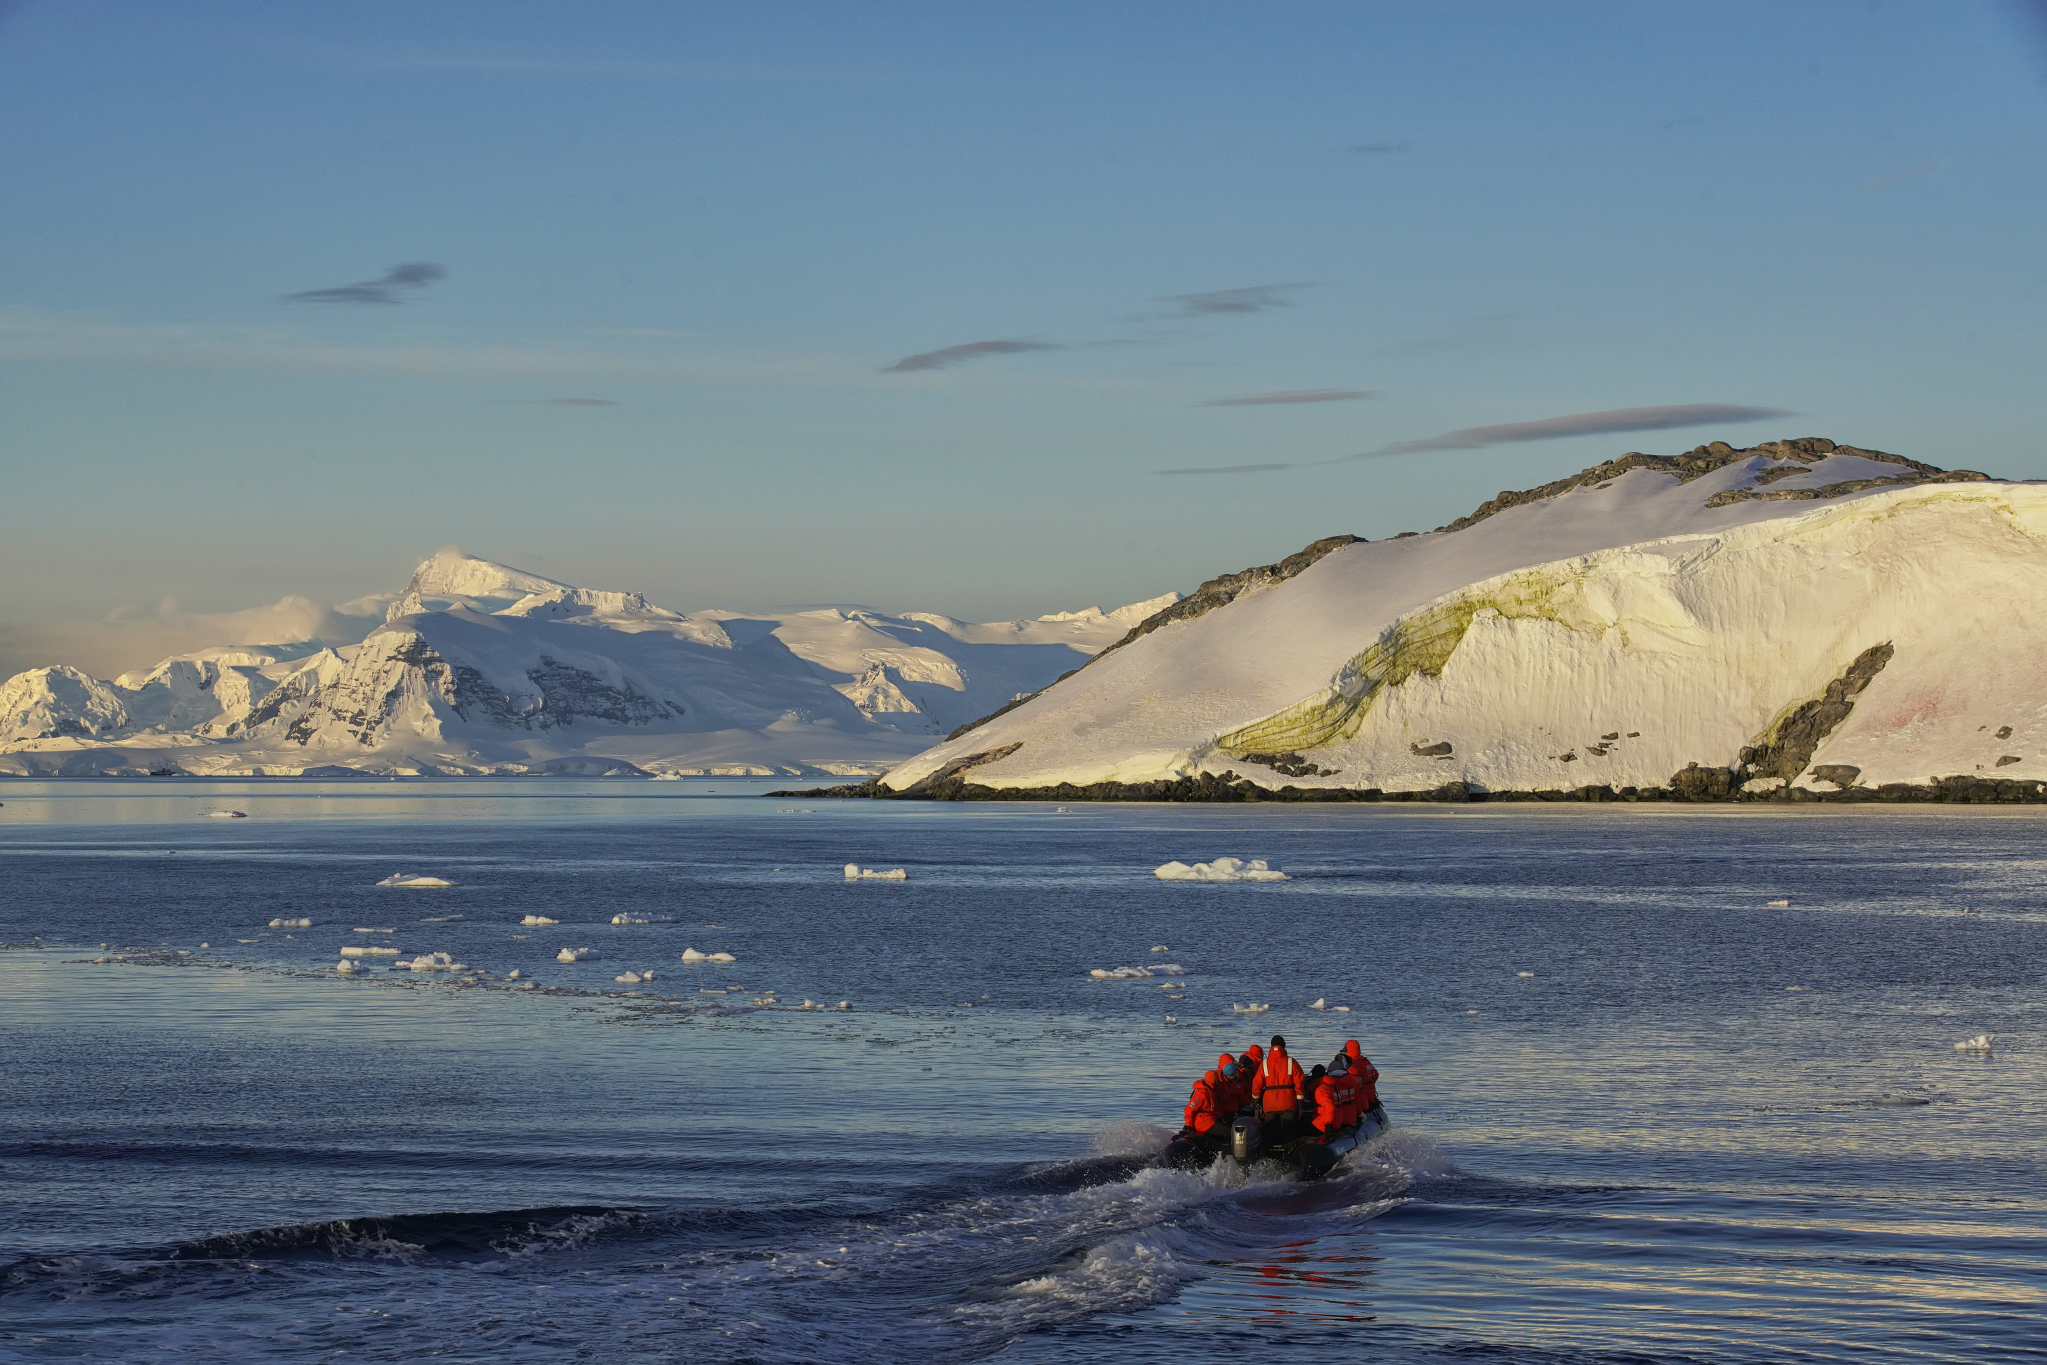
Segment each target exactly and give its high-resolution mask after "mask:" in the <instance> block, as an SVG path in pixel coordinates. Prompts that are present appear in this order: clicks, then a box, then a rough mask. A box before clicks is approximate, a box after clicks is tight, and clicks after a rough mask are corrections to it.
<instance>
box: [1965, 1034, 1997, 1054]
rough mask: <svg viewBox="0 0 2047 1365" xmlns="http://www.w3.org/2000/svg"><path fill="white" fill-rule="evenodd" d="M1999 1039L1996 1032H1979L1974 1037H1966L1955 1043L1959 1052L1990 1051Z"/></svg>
mask: <svg viewBox="0 0 2047 1365" xmlns="http://www.w3.org/2000/svg"><path fill="white" fill-rule="evenodd" d="M1996 1041H1997V1035H1996V1034H1994V1033H1979V1034H1977V1035H1976V1036H1975V1037H1974V1038H1964V1039H1962V1041H1961V1042H1959V1043H1956V1044H1955V1051H1957V1052H1988V1051H1990V1045H1991V1044H1992V1043H1995V1042H1996Z"/></svg>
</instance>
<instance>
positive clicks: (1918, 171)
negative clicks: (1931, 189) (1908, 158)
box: [1862, 157, 1940, 194]
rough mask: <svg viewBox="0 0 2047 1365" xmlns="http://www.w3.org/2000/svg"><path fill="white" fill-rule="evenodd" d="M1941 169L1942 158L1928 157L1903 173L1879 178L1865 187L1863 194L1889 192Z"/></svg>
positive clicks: (1894, 173) (1896, 172)
mask: <svg viewBox="0 0 2047 1365" xmlns="http://www.w3.org/2000/svg"><path fill="white" fill-rule="evenodd" d="M1939 169H1940V158H1939V157H1928V158H1927V159H1926V160H1924V161H1922V162H1920V163H1919V164H1918V165H1916V166H1907V167H1906V168H1905V169H1904V170H1902V171H1894V172H1892V173H1891V174H1889V175H1880V176H1878V177H1877V178H1876V179H1874V180H1872V181H1870V182H1869V183H1868V184H1867V185H1864V186H1863V187H1862V192H1863V193H1864V194H1871V193H1874V192H1875V191H1877V190H1887V189H1889V188H1890V187H1891V186H1893V185H1902V184H1904V183H1905V182H1906V181H1907V180H1917V179H1918V178H1919V177H1920V176H1922V175H1932V174H1933V173H1934V172H1935V171H1937V170H1939Z"/></svg>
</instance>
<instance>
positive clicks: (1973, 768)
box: [884, 439, 2047, 794]
mask: <svg viewBox="0 0 2047 1365" xmlns="http://www.w3.org/2000/svg"><path fill="white" fill-rule="evenodd" d="M1302 560H1305V561H1307V562H1305V563H1303V562H1300V561H1302ZM1147 625H1148V626H1149V627H1150V628H1149V629H1148V630H1147V632H1146V633H1144V634H1142V636H1141V638H1138V639H1135V640H1133V641H1130V642H1129V643H1126V644H1124V645H1122V646H1120V647H1118V648H1115V649H1113V650H1110V651H1107V652H1105V653H1103V654H1101V655H1098V656H1097V657H1096V658H1095V659H1094V660H1093V661H1092V662H1091V663H1090V664H1089V665H1088V666H1087V667H1086V668H1084V669H1083V670H1081V672H1079V673H1078V674H1076V675H1074V676H1073V677H1071V678H1068V679H1067V680H1065V681H1064V682H1061V683H1059V684H1057V685H1056V686H1054V687H1052V688H1050V689H1049V690H1047V691H1046V692H1045V693H1044V694H1043V695H1041V696H1039V697H1037V698H1034V699H1033V700H1031V701H1029V702H1028V703H1026V704H1025V705H1022V706H1020V707H1018V708H1016V709H1014V710H1012V711H1010V712H1009V713H1008V714H1006V715H1003V716H1001V717H998V718H996V719H994V720H991V721H990V722H988V723H987V724H985V725H982V726H979V727H977V728H975V729H974V730H971V731H969V732H968V733H966V734H963V735H961V736H959V737H958V738H956V739H954V740H951V741H949V742H947V743H944V744H941V745H938V746H937V747H935V748H933V749H931V750H929V751H928V752H926V753H924V754H921V755H919V756H918V757H916V758H915V759H913V760H911V761H910V762H908V763H906V764H904V765H902V766H901V767H898V768H896V769H894V770H893V771H892V772H890V773H889V774H888V775H887V777H886V778H885V779H884V785H885V786H886V787H887V788H889V789H891V790H894V791H914V790H929V789H930V788H931V787H932V786H933V785H935V784H938V783H942V782H952V781H953V780H954V779H958V781H960V782H969V783H972V784H973V785H975V786H978V787H988V788H1011V789H1015V788H1038V787H1050V786H1055V785H1058V784H1062V783H1068V784H1074V785H1076V786H1086V785H1089V784H1095V783H1125V784H1129V783H1145V782H1160V781H1172V780H1175V779H1199V778H1200V777H1201V776H1202V775H1203V774H1210V775H1220V774H1224V773H1231V772H1233V773H1235V774H1237V775H1238V777H1239V778H1248V779H1250V780H1251V781H1253V782H1256V783H1258V784H1259V785H1261V786H1265V787H1268V788H1279V787H1284V786H1294V787H1297V788H1314V787H1323V788H1349V789H1355V790H1370V789H1378V790H1380V791H1384V792H1420V791H1433V790H1439V789H1447V790H1456V788H1455V787H1454V786H1452V785H1451V784H1454V783H1463V784H1467V785H1468V787H1470V788H1473V789H1477V790H1490V791H1495V792H1510V791H1513V792H1536V791H1550V792H1555V791H1567V790H1575V789H1581V788H1591V789H1595V790H1597V789H1607V788H1610V789H1613V790H1615V791H1619V790H1622V789H1627V788H1634V789H1641V790H1648V789H1661V790H1671V789H1676V790H1696V791H1699V792H1702V793H1709V794H1726V793H1727V792H1729V791H1734V790H1740V789H1743V788H1746V789H1747V790H1748V791H1751V792H1760V791H1767V790H1771V789H1773V788H1776V787H1781V786H1783V785H1784V784H1787V783H1789V784H1793V785H1795V786H1797V787H1801V788H1805V789H1808V790H1815V791H1821V792H1831V791H1835V790H1838V789H1840V788H1842V787H1846V786H1851V785H1855V784H1860V785H1863V786H1865V787H1871V788H1873V787H1876V786H1880V785H1882V784H1889V783H1910V784H1928V783H1930V782H1932V781H1933V780H1934V779H1936V778H1946V777H1952V776H1965V777H1967V776H1978V775H1980V776H1985V777H1997V778H2005V779H2018V780H2033V781H2039V780H2043V779H2047V487H2042V486H2036V485H2028V484H2013V483H2001V482H1995V481H1990V480H1988V479H1986V477H1985V476H1983V475H1981V474H1975V473H1971V472H1968V471H1958V472H1953V473H1950V472H1945V471H1941V470H1938V469H1935V468H1934V467H1932V466H1930V465H1922V464H1917V463H1915V462H1911V461H1905V460H1902V459H1900V458H1899V457H1897V456H1892V455H1883V454H1881V453H1879V452H1873V451H1862V450H1855V449H1852V448H1848V447H1836V446H1835V445H1834V444H1833V443H1832V442H1830V441H1824V440H1817V439H1807V440H1800V441H1786V442H1770V443H1766V444H1764V445H1762V446H1758V447H1755V448H1752V449H1747V450H1735V449H1733V448H1732V447H1730V446H1727V445H1725V444H1722V443H1719V442H1716V443H1714V444H1713V445H1712V446H1702V447H1700V448H1699V449H1697V450H1695V451H1692V452H1690V453H1689V454H1688V455H1685V456H1678V457H1674V458H1659V457H1654V456H1640V455H1630V456H1627V457H1624V458H1622V459H1620V460H1616V461H1612V462H1610V463H1608V464H1606V465H1602V466H1599V467H1597V468H1594V469H1590V470H1586V471H1585V472H1584V473H1583V474H1581V475H1578V476H1576V477H1574V478H1571V479H1567V480H1563V481H1560V482H1559V483H1556V484H1553V485H1550V486H1548V487H1547V488H1542V489H1536V490H1534V491H1532V492H1530V493H1522V494H1515V493H1503V494H1501V495H1500V497H1499V498H1497V499H1495V500H1494V501H1493V502H1491V503H1488V504H1486V506H1484V507H1482V508H1480V509H1479V510H1478V512H1476V513H1474V514H1473V516H1471V517H1467V518H1463V519H1461V520H1460V521H1458V522H1456V523H1453V524H1452V525H1451V526H1449V527H1445V528H1443V529H1441V530H1439V531H1437V532H1434V533H1431V534H1427V535H1417V536H1404V537H1401V538H1397V539H1394V540H1388V541H1381V542H1378V543H1376V544H1372V543H1365V542H1362V541H1354V542H1349V543H1345V542H1344V539H1343V538H1338V539H1337V540H1333V541H1325V542H1318V543H1317V545H1316V546H1313V547H1310V551H1309V552H1308V553H1306V554H1304V555H1303V556H1298V557H1296V560H1295V561H1289V563H1288V565H1285V566H1275V569H1274V570H1260V571H1253V572H1252V574H1251V575H1250V576H1249V577H1248V578H1247V577H1243V576H1237V577H1234V578H1232V579H1222V580H1217V581H1216V582H1215V583H1213V584H1209V585H1204V588H1203V589H1202V590H1201V591H1199V592H1197V593H1195V594H1193V595H1191V596H1190V597H1188V598H1187V599H1185V600H1184V601H1182V602H1181V603H1179V604H1178V605H1176V606H1174V607H1173V608H1171V609H1170V610H1168V611H1165V612H1162V613H1161V614H1160V616H1159V617H1158V618H1155V619H1154V621H1152V622H1148V623H1147ZM1694 765H1696V766H1694Z"/></svg>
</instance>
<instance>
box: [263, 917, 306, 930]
mask: <svg viewBox="0 0 2047 1365" xmlns="http://www.w3.org/2000/svg"><path fill="white" fill-rule="evenodd" d="M270 927H271V928H272V929H310V928H312V927H313V922H312V921H311V920H309V919H274V920H272V921H270Z"/></svg>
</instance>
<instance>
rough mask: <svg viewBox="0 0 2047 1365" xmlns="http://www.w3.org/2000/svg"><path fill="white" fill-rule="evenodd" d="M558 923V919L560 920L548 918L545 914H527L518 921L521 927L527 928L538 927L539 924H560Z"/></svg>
mask: <svg viewBox="0 0 2047 1365" xmlns="http://www.w3.org/2000/svg"><path fill="white" fill-rule="evenodd" d="M560 923H561V921H560V920H558V919H549V918H548V917H547V916H545V915H528V916H526V918H524V919H522V920H520V921H519V924H520V927H522V928H527V929H532V928H538V927H539V926H541V925H543V924H560Z"/></svg>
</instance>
